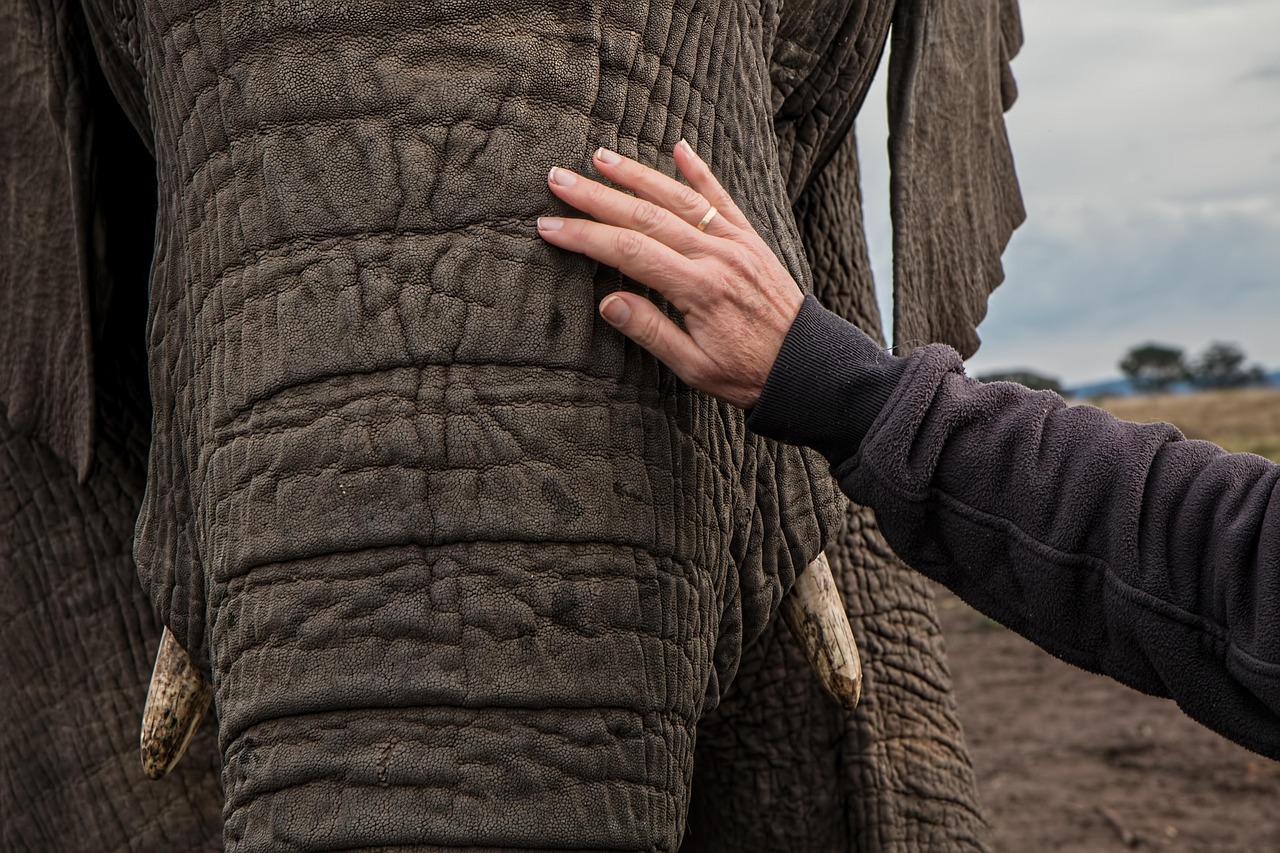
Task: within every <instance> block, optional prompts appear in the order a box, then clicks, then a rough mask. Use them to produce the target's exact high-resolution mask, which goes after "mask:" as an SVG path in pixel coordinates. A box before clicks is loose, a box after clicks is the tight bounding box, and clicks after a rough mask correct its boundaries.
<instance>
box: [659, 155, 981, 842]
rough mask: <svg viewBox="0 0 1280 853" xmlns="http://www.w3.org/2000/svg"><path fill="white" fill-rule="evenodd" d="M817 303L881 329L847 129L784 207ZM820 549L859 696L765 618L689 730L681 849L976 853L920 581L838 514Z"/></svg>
mask: <svg viewBox="0 0 1280 853" xmlns="http://www.w3.org/2000/svg"><path fill="white" fill-rule="evenodd" d="M796 220H797V224H798V225H799V226H800V232H801V235H802V238H803V240H804V245H805V251H806V253H807V255H808V257H809V260H810V264H811V266H812V269H813V272H814V287H815V293H816V294H817V295H818V297H819V298H820V299H822V300H823V301H824V303H825V304H826V305H827V307H829V308H831V309H832V310H834V311H836V312H838V313H840V314H842V315H843V316H845V317H847V318H849V319H850V320H852V321H854V322H856V323H858V324H859V325H860V326H861V327H862V328H864V329H866V330H867V331H868V332H869V333H871V334H873V335H878V334H879V330H880V319H879V313H878V311H877V310H876V301H875V296H874V293H873V289H872V281H871V273H870V261H869V259H868V257H867V250H866V243H865V238H864V236H863V228H862V217H861V202H860V199H859V189H858V166H857V150H856V143H855V140H854V135H853V133H849V134H848V135H847V137H846V138H845V141H844V142H843V144H842V145H841V147H840V149H839V150H838V151H837V153H836V154H835V156H834V157H833V159H832V161H831V163H830V164H829V165H828V166H827V167H826V169H825V170H824V171H823V172H822V173H821V174H819V175H818V176H817V177H816V178H815V179H814V181H813V182H812V183H811V185H810V187H809V188H808V189H807V190H806V192H805V193H804V194H803V195H802V196H801V198H800V199H799V201H798V203H797V204H796ZM827 554H828V556H829V557H830V559H831V564H832V571H833V573H834V574H835V577H836V580H837V583H838V584H839V585H840V587H841V593H842V595H843V597H844V601H845V608H846V610H847V611H848V614H849V621H850V623H851V624H852V626H853V629H854V635H855V638H856V639H857V643H858V648H859V650H860V651H861V654H862V665H863V689H862V700H861V702H860V703H859V705H858V707H857V708H856V710H854V711H853V712H852V713H848V712H845V711H843V710H842V709H841V708H840V707H839V706H837V705H836V703H835V702H833V701H832V700H831V699H830V698H829V697H828V696H827V695H826V694H825V692H824V691H823V690H822V689H821V687H820V686H819V685H818V682H817V680H816V679H814V678H813V676H812V675H811V673H810V670H809V667H808V664H807V662H806V660H805V657H804V654H803V652H802V651H801V649H800V647H799V645H798V644H797V643H796V641H795V639H794V638H793V637H792V636H791V635H790V632H789V631H788V630H787V629H786V627H785V626H784V625H783V624H782V623H781V620H775V621H774V624H773V625H772V626H771V628H770V630H769V631H768V632H767V633H766V634H765V635H764V636H763V637H762V638H761V639H760V640H759V641H758V642H757V643H756V645H755V646H753V647H752V648H751V649H749V650H748V651H747V653H746V654H745V656H744V658H743V661H742V666H741V668H740V669H739V671H738V676H737V680H736V681H735V682H734V684H733V687H732V688H731V691H730V692H729V694H728V695H727V696H726V697H725V699H724V702H723V703H722V704H721V705H720V707H719V708H717V709H716V710H715V711H714V712H712V713H711V714H709V715H708V716H706V717H704V718H703V720H702V721H701V722H700V723H699V726H698V741H697V751H696V753H695V758H694V781H693V795H692V800H691V804H690V813H689V824H688V826H689V830H688V833H687V834H686V836H685V841H684V846H683V849H685V850H690V851H714V850H726V851H727V850H733V851H749V850H778V849H787V850H797V851H805V850H813V851H834V850H877V851H880V850H886V851H887V850H938V849H945V850H965V849H978V850H981V849H985V841H984V838H985V835H986V829H985V822H984V820H983V818H982V815H981V813H980V812H979V810H978V805H977V794H976V790H975V784H974V778H973V771H972V767H971V764H970V761H969V755H968V750H967V747H966V746H965V743H964V739H963V737H962V735H961V731H960V726H959V722H958V721H957V718H956V712H955V701H954V698H953V695H952V689H951V675H950V672H949V671H948V669H947V664H946V659H945V655H944V651H943V642H942V635H941V631H940V629H939V626H938V620H937V617H936V615H935V613H934V610H933V604H932V599H931V594H930V592H929V590H928V588H927V586H926V585H925V583H924V580H923V578H921V577H920V576H918V575H916V574H915V573H914V572H912V571H911V570H910V569H909V568H907V567H906V566H905V565H903V564H902V563H901V562H900V561H899V560H898V559H897V558H896V557H895V556H894V555H893V553H892V551H890V549H889V547H888V545H887V544H885V542H884V539H883V538H882V537H881V536H880V533H879V530H878V529H877V527H876V524H875V518H874V515H873V514H872V513H871V512H870V510H867V509H864V508H862V507H858V506H854V505H850V506H849V508H848V512H847V518H846V524H845V526H844V529H843V531H842V533H841V534H840V535H839V536H838V537H837V539H836V541H834V542H833V543H830V544H829V545H828V548H827Z"/></svg>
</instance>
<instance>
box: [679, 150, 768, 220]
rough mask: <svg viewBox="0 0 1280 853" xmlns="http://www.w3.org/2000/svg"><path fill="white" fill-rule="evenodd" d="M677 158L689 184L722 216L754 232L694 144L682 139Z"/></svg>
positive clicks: (681, 171) (681, 172)
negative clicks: (694, 147) (694, 148)
mask: <svg viewBox="0 0 1280 853" xmlns="http://www.w3.org/2000/svg"><path fill="white" fill-rule="evenodd" d="M675 158H676V167H677V168H678V169H679V170H680V174H682V175H684V176H685V178H686V179H687V180H688V181H689V186H690V187H692V188H693V189H694V191H696V192H697V193H699V194H700V195H701V196H702V197H703V198H705V199H706V200H707V201H709V202H710V203H711V204H714V205H715V206H716V211H717V212H718V213H719V214H720V216H723V217H724V218H725V219H726V220H727V221H728V222H729V223H730V224H732V225H736V226H737V227H738V228H746V229H748V230H750V231H752V232H753V233H754V231H755V229H754V228H752V227H751V223H750V222H748V221H747V217H745V216H743V215H742V211H741V210H739V209H738V205H736V204H734V202H733V198H732V197H731V196H730V195H729V193H727V192H725V189H724V187H722V186H720V182H719V181H717V180H716V176H715V175H713V174H711V168H710V167H709V166H707V164H706V163H704V162H703V161H702V158H701V157H699V156H698V155H697V154H695V153H694V152H693V146H691V145H690V144H689V143H688V142H687V141H686V140H683V139H681V140H680V142H679V143H677V145H676V150H675ZM708 230H710V226H708Z"/></svg>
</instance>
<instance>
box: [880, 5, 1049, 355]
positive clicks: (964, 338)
mask: <svg viewBox="0 0 1280 853" xmlns="http://www.w3.org/2000/svg"><path fill="white" fill-rule="evenodd" d="M1021 46H1022V24H1021V21H1020V18H1019V14H1018V4H1017V0H906V2H901V3H899V4H898V7H897V10H896V12H895V14H894V21H893V35H892V42H891V53H890V57H889V162H890V168H891V170H892V174H891V178H890V193H891V206H892V216H893V255H894V257H893V286H894V317H893V337H894V344H895V347H896V349H898V350H900V351H901V352H902V353H903V354H905V352H906V351H909V350H910V349H913V348H914V347H916V346H920V345H922V344H926V343H934V342H940V343H946V344H950V345H951V346H952V347H954V348H955V349H957V350H958V351H959V352H960V354H961V355H962V356H964V357H965V358H968V357H969V356H971V355H973V353H974V352H976V351H977V349H978V344H979V339H978V334H977V327H978V324H979V323H980V322H981V321H982V318H983V317H984V316H985V315H986V312H987V297H988V296H990V294H991V292H992V291H993V290H995V288H996V287H997V286H998V285H999V284H1000V282H1001V281H1003V280H1004V267H1003V266H1002V265H1001V263H1000V255H1001V254H1002V253H1003V251H1004V248H1005V246H1006V245H1007V244H1008V242H1009V238H1010V237H1011V236H1012V234H1013V231H1014V229H1015V228H1017V227H1018V226H1019V225H1020V224H1021V223H1022V221H1023V220H1024V219H1025V218H1026V213H1025V211H1024V209H1023V206H1022V193H1021V191H1020V190H1019V188H1018V178H1017V175H1016V174H1015V173H1014V168H1013V155H1012V153H1011V152H1010V150H1009V138H1008V134H1007V133H1006V131H1005V124H1004V112H1005V111H1006V110H1007V109H1009V107H1010V106H1012V104H1013V101H1014V98H1015V97H1016V96H1017V90H1016V88H1015V86H1014V82H1013V75H1012V73H1011V72H1010V69H1009V63H1010V61H1011V60H1012V59H1013V57H1014V56H1015V55H1016V54H1017V52H1018V50H1019V48H1020V47H1021Z"/></svg>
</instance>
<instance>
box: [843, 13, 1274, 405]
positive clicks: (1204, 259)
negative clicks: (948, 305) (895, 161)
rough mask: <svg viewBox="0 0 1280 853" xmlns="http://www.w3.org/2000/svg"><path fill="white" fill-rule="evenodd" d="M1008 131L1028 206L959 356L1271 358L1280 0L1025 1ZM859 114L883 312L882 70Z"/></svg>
mask: <svg viewBox="0 0 1280 853" xmlns="http://www.w3.org/2000/svg"><path fill="white" fill-rule="evenodd" d="M1022 22H1023V28H1024V30H1025V32H1026V44H1025V45H1024V47H1023V49H1022V53H1021V54H1020V55H1019V57H1018V58H1017V59H1016V60H1015V61H1014V66H1013V70H1014V75H1015V77H1016V78H1017V80H1018V89H1019V97H1018V102H1017V103H1016V104H1015V105H1014V107H1013V110H1012V111H1011V112H1010V113H1009V115H1008V117H1007V118H1008V125H1009V136H1010V140H1011V142H1012V145H1013V154H1014V160H1015V162H1016V163H1017V167H1018V176H1019V179H1020V181H1021V184H1022V194H1023V198H1024V200H1025V202H1026V207H1027V222H1026V224H1025V225H1023V226H1022V228H1020V229H1019V230H1018V232H1017V233H1016V234H1015V235H1014V238H1013V241H1012V242H1011V243H1010V245H1009V249H1008V250H1007V251H1006V252H1005V256H1004V263H1005V272H1006V279H1005V283H1004V284H1003V285H1002V286H1001V287H1000V288H999V289H998V290H996V292H995V294H994V295H993V296H992V298H991V302H990V306H989V311H988V314H987V319H986V321H985V322H983V324H982V326H981V327H980V328H979V333H980V335H981V336H982V340H983V344H982V348H981V350H980V351H979V352H978V354H977V355H976V356H975V357H974V358H973V359H972V360H971V361H970V365H969V366H970V372H971V373H975V374H976V373H983V372H989V371H993V370H999V369H1005V368H1015V367H1030V368H1033V369H1036V370H1039V371H1040V372H1044V373H1048V374H1050V375H1054V376H1057V377H1059V378H1060V379H1062V380H1063V381H1064V382H1066V383H1067V384H1068V385H1074V384H1080V383H1084V382H1089V381H1093V380H1097V379H1105V378H1111V377H1114V376H1117V375H1118V373H1119V371H1118V370H1117V368H1116V366H1115V365H1116V363H1117V362H1118V361H1119V360H1120V358H1121V356H1122V355H1123V354H1124V352H1125V351H1126V350H1127V349H1128V348H1129V347H1130V346H1132V345H1134V344H1137V343H1142V342H1145V341H1148V340H1155V341H1158V342H1162V343H1169V344H1174V345H1176V346H1180V347H1183V348H1184V349H1186V350H1187V351H1188V353H1189V354H1194V353H1195V352H1196V351H1198V350H1199V349H1201V348H1202V347H1203V346H1204V345H1205V344H1206V343H1208V342H1209V341H1212V340H1225V341H1232V342H1235V343H1238V344H1239V345H1240V346H1242V347H1243V348H1244V350H1245V352H1246V353H1247V354H1248V355H1249V356H1250V358H1251V359H1252V360H1254V361H1260V362H1262V363H1264V364H1265V365H1266V366H1268V367H1269V368H1280V2H1277V0H1125V2H1116V0H1022ZM881 72H882V73H881V74H879V75H877V78H878V82H877V86H876V88H875V89H874V90H873V91H872V93H871V94H870V95H869V96H868V99H867V104H866V106H865V107H864V108H863V113H862V115H861V116H860V117H859V123H858V130H859V144H860V146H861V154H862V158H863V168H864V178H865V185H864V193H865V195H866V206H867V219H868V234H869V238H870V241H871V244H872V252H873V257H874V264H875V269H876V276H877V288H878V292H879V293H880V299H881V307H882V309H883V311H884V316H885V318H886V325H888V319H887V318H889V317H890V316H891V312H890V309H889V302H888V300H889V298H890V297H889V294H888V287H889V278H890V276H889V270H890V263H891V261H890V257H889V224H888V198H887V196H888V167H887V164H886V162H885V160H886V158H885V154H884V131H883V130H882V128H884V127H885V126H886V125H885V118H884V88H883V86H884V77H885V76H886V75H885V74H884V69H883V68H882V69H881Z"/></svg>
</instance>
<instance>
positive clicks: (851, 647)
mask: <svg viewBox="0 0 1280 853" xmlns="http://www.w3.org/2000/svg"><path fill="white" fill-rule="evenodd" d="M782 618H783V620H784V621H785V622H786V623H787V627H788V628H790V629H791V634H792V636H794V637H795V638H796V640H798V641H799V642H800V645H801V647H802V648H803V649H804V654H805V657H807V658H808V659H809V665H810V666H811V667H813V671H814V673H815V674H816V675H817V676H818V681H819V682H821V684H822V686H823V687H824V688H826V691H827V692H828V693H830V694H831V696H832V698H834V699H835V700H836V701H837V702H839V703H840V704H841V705H843V706H844V707H845V708H847V709H848V710H850V711H852V710H853V709H854V708H855V707H857V704H858V697H859V696H860V695H861V694H862V660H861V659H860V658H859V657H858V644H857V643H856V642H855V641H854V639H853V629H852V628H850V627H849V617H848V615H847V614H846V613H845V610H844V602H843V601H841V600H840V590H839V589H837V588H836V581H835V578H833V577H832V576H831V564H830V563H828V562H827V555H826V554H819V555H818V556H817V559H815V560H814V561H813V562H812V563H810V564H809V566H808V568H806V569H805V570H804V571H803V572H801V573H800V576H799V577H798V578H796V583H795V586H793V587H792V588H791V592H790V593H788V594H787V596H786V598H784V599H782Z"/></svg>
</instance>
